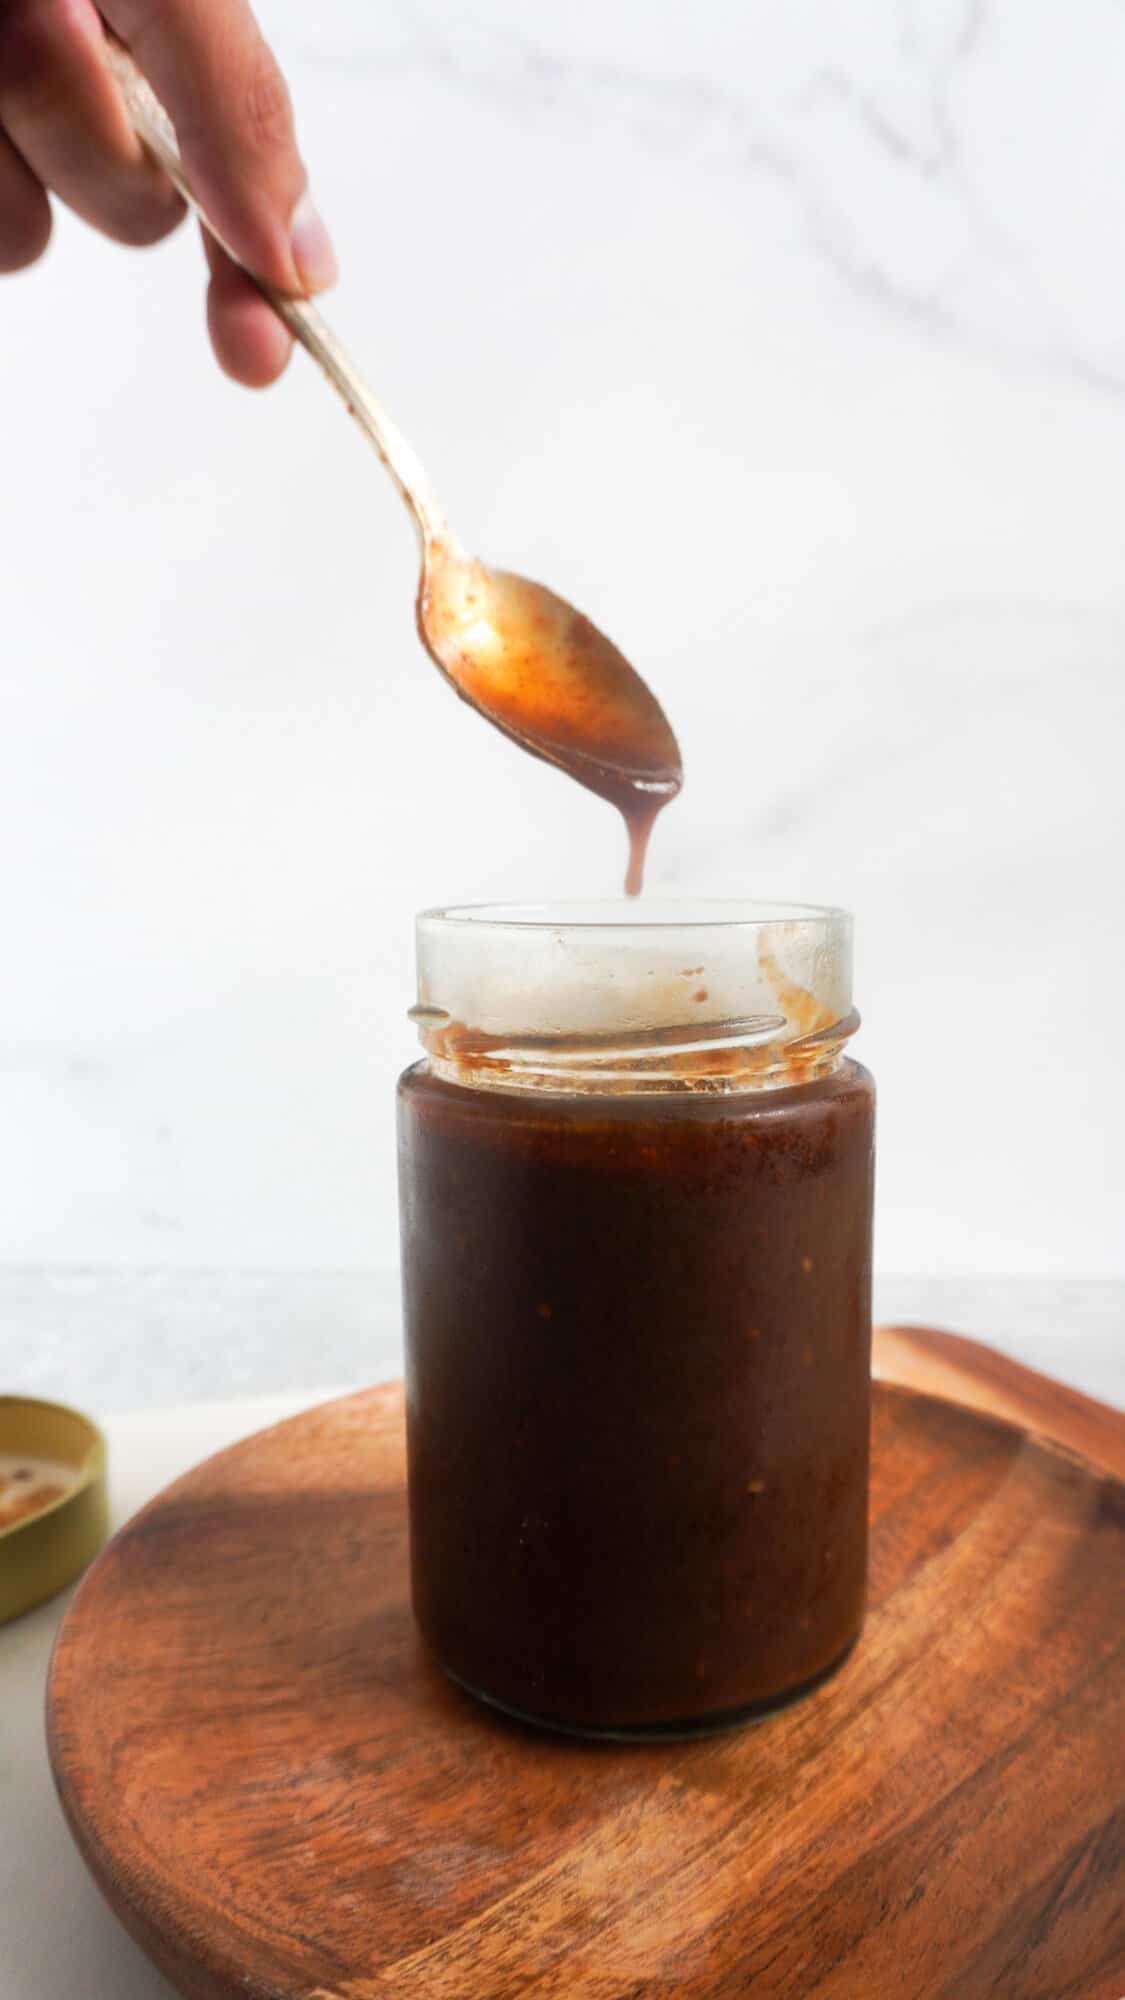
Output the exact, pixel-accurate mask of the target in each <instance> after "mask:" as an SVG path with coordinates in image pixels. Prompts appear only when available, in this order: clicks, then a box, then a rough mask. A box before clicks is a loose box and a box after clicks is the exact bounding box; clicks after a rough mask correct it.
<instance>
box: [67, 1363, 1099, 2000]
mask: <svg viewBox="0 0 1125 2000" xmlns="http://www.w3.org/2000/svg"><path fill="white" fill-rule="evenodd" d="M874 1444H875V1451H874V1467H875V1471H874V1493H873V1546H872V1574H871V1608H870V1613H869V1617H868V1622H867V1626H866V1630H865V1633H864V1636H863V1638H862V1640H861V1642H860V1645H859V1647H858V1648H857V1650H856V1652H855V1653H854V1654H853V1655H852V1657H851V1659H850V1660H849V1661H848V1663H847V1664H846V1665H845V1667H844V1668H843V1670H842V1671H841V1672H840V1673H839V1674H838V1675H837V1677H836V1678H835V1679H834V1680H832V1681H830V1682H829V1683H828V1684H826V1685H825V1686H824V1687H823V1688H821V1689H820V1690H819V1691H818V1692H817V1693H816V1694H815V1695H813V1696H811V1697H810V1698H809V1699H808V1700H807V1701H805V1702H804V1703H802V1704H800V1705H798V1706H796V1707H794V1708H791V1709H788V1710H786V1711H784V1712H782V1713H780V1714H778V1715H775V1716H773V1717H771V1718H769V1719H768V1720H766V1721H765V1722H762V1723H760V1724H758V1725H756V1726H755V1727H752V1728H749V1729H744V1730H741V1731H738V1732H734V1733H731V1734H728V1735H724V1736H719V1737H711V1738H705V1739H703V1740H700V1741H696V1742H691V1743H685V1744H677V1745H671V1746H652V1745H644V1746H637V1747H620V1746H604V1745H598V1746H589V1745H583V1744H580V1743H576V1742H573V1741H569V1740H566V1739H563V1738H552V1737H549V1736H546V1735H537V1734H535V1733H534V1732H532V1731H530V1730H526V1729H522V1728H521V1727H519V1726H518V1725H515V1724H512V1723H508V1722H506V1721H505V1720H503V1719H502V1718H500V1717H499V1716H497V1715H495V1714H493V1713H491V1712H490V1711H488V1710H486V1709H483V1708H481V1707H478V1706H477V1705H475V1704H474V1703H473V1702H472V1701H471V1700H469V1698H468V1697H465V1696H462V1695H461V1694H459V1693H458V1692H457V1690H456V1689H454V1688H453V1687H452V1686H450V1685H449V1684H448V1683H447V1682H446V1681H445V1679H444V1678H443V1676H442V1675H441V1674H440V1673H439V1672H438V1671H437V1669H436V1668H435V1667H434V1666H433V1665H432V1664H431V1663H430V1662H429V1661H428V1659H427V1658H426V1657H425V1655H424V1653H423V1650H422V1648H421V1644H420V1642H419V1640H418V1638H417V1636H416V1634H415V1631H414V1627H413V1624H412V1621H411V1616H410V1610H409V1604H408V1598H407V1583H406V1549H405V1508H404V1492H403V1476H404V1464H403V1447H402V1405H401V1391H400V1390H399V1389H398V1388H396V1387H391V1388H386V1389H382V1390H377V1391H373V1392H371V1393H369V1394H365V1395H362V1396H356V1397H350V1398H348V1399H346V1400H345V1401H343V1402H339V1403H335V1404H331V1405H328V1406H327V1407H325V1408H323V1409H321V1410H318V1411H315V1412H313V1413H312V1414H310V1415H308V1416H303V1417H299V1418H297V1419H295V1420H294V1421H292V1422H290V1423H287V1424H283V1425H280V1426H279V1427H278V1428H277V1429H275V1430H272V1431H268V1432H265V1433H263V1434H261V1435H260V1436H258V1437H256V1438H253V1439H250V1440H248V1441H247V1442H246V1443H245V1444H241V1445H238V1446H236V1447H235V1448H234V1449H233V1450H231V1451H228V1452H225V1453H223V1454H222V1455H221V1456H220V1457H218V1458H215V1459H212V1460H211V1461H209V1462H208V1463H207V1464H205V1465H203V1466H201V1467H200V1468H199V1469H198V1470H197V1471H195V1472H193V1473H191V1474H189V1475H188V1476H187V1478H185V1479H182V1480H180V1481H179V1482H178V1483H177V1484H176V1485H174V1486H172V1487H170V1488H169V1489H168V1491H167V1492H166V1493H165V1494H163V1495H162V1496H161V1497H160V1498H158V1499H157V1500H155V1501H154V1502H153V1503H152V1505H151V1506H149V1507H148V1508H147V1509H145V1511H144V1512H143V1513H142V1514H140V1515H139V1516H138V1517H137V1518H136V1520H135V1521H134V1522H132V1523H131V1524H130V1525H129V1527H127V1528H126V1529H125V1530H124V1531H123V1533H122V1534H121V1535H120V1536H119V1537H118V1539H117V1540H116V1542H115V1543H114V1544H113V1545H112V1546H111V1547H110V1549H109V1550H108V1551H107V1552H106V1553H105V1554H104V1555H103V1556H102V1557H101V1559H100V1560H99V1562H98V1563H97V1564H96V1566H95V1567H94V1569H93V1570H92V1571H91V1572H90V1573H89V1575H88V1577H87V1579H86V1581H85V1583H84V1584H83V1585H82V1587H81V1589H80V1591H79V1594H78V1596H77V1598H76V1599H75V1602H74V1604H73V1606H72V1608H71V1610H70V1612H69V1614H68V1616H67V1619H66V1621H65V1623H64V1626H63V1628H62V1632H61V1635H60V1638H59V1642H58V1646H57V1649H56V1654H55V1659H54V1663H53V1668H52V1675H51V1684H50V1691H49V1734H50V1743H51V1755H52V1761H53V1765H54V1770H55V1775H56V1779H57V1782H58V1785H59V1790H60V1793H61V1796H62V1800H63V1804H64V1807H65V1809H66V1812H67V1814H68V1817H69V1820H70V1823H71V1826H72V1829H73V1831H74V1833H75V1836H76V1838H77V1840H78V1843H79V1845H80V1847H81V1848H82V1851H83V1853H84V1854H85V1856H86V1858H87V1860H88V1862H89V1864H90V1866H91V1868H92V1870H93V1872H94V1874H95V1876H96V1878H97V1880H98V1881H99V1883H100V1884H101V1886H102V1888H103V1890H104V1891H105V1893H106V1895H107V1896H108V1898H109V1900H110V1902H111V1903H112V1904H113V1906H114V1908H115V1909H116V1910H117V1911H118V1913H119V1914H120V1915H121V1917H122V1918H123V1919H124V1921H125V1923H126V1924H127V1925H128V1926H129V1928H130V1930H131V1931H132V1932H133V1934H134V1935H135V1936H136V1937H137V1938H138V1939H139V1941H140V1942H141V1944H142V1945H143V1946H144V1947H145V1949H146V1950H147V1951H149V1952H150V1953H151V1955H152V1957H153V1958H154V1959H155V1960H156V1961H157V1963H158V1964H159V1965H160V1966H162V1967H163V1969H164V1970H165V1972H166V1973H167V1974H168V1975H169V1977H170V1978H171V1979H172V1980H173V1982H174V1983H175V1984H176V1985H177V1986H178V1988H179V1989H180V1991H181V1992H182V1993H184V1994H185V1995H189V1996H193V1997H194V2000H202V1997H203V1996H206V2000H215V1996H222V2000H234V1996H236V1995H237V1996H238V2000H298V1996H300V2000H382V1996H391V1995H394V1996H396V2000H415V1996H418V1997H419V2000H420V1997H421V1996H423V1995H425V1996H427V2000H501V1996H503V1997H504V2000H507V1996H511V1995H517V1994H518V1995H520V1996H528V2000H563V1996H565V2000H638V1996H645V1995H691V1996H695V1995H700V1996H701V1995H707V1996H714V2000H725V1997H726V1996H729V1997H730V2000H734V1996H744V1995H747V1994H751V1995H753V1996H754V2000H773V1996H792V2000H838V1997H839V1996H848V1997H849V2000H896V1996H902V2000H931V1997H932V2000H986V1996H987V2000H998V1997H999V2000H1120V1996H1121V1995H1122V1993H1123V1992H1125V1920H1123V1915H1122V1912H1123V1909H1125V1783H1123V1760H1122V1750H1123V1747H1125V1650H1123V1628H1122V1592H1121V1586H1122V1579H1123V1570H1122V1545H1123V1540H1125V1487H1123V1486H1122V1485H1121V1484H1119V1483H1118V1482H1117V1481H1116V1480H1114V1479H1113V1478H1111V1477H1109V1476H1108V1475H1103V1474H1099V1473H1098V1472H1097V1471H1096V1470H1095V1469H1094V1468H1093V1467H1092V1466H1091V1465H1090V1464H1089V1463H1087V1462H1086V1461H1084V1460H1082V1459H1080V1458H1078V1457H1076V1456H1074V1455H1073V1454H1071V1453H1069V1452H1067V1451H1065V1450H1062V1449H1060V1448H1058V1447H1057V1446H1054V1445H1050V1444H1047V1443H1045V1442H1043V1441H1042V1440H1037V1439H1029V1438H1028V1437H1027V1436H1025V1435H1024V1434H1022V1433H1021V1432H1020V1431H1019V1430H1017V1429H1015V1428H1013V1427H1011V1426H1009V1425H1008V1424H1006V1423H1004V1422H1001V1421H999V1420H997V1419H995V1418H992V1417H989V1416H985V1415H982V1414H980V1413H979V1412H973V1411H969V1410H966V1409H963V1408H958V1407H956V1406H955V1405H953V1404H951V1403H947V1402H941V1401H938V1400H935V1399H932V1398H930V1397H927V1396H923V1395H920V1394H918V1393H917V1392H915V1391H912V1390H909V1389H903V1388H896V1387H889V1386H885V1385H882V1384H880V1385H878V1386H877V1388H876V1396H875V1424H874Z"/></svg>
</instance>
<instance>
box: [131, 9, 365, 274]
mask: <svg viewBox="0 0 1125 2000" xmlns="http://www.w3.org/2000/svg"><path fill="white" fill-rule="evenodd" d="M102 13H103V15H104V17H105V19H106V20H107V21H108V23H109V25H110V26H111V27H112V28H113V29H114V30H115V31H116V33H117V34H119V35H120V37H121V39H122V41H124V42H126V43H127V44H128V46H129V48H130V49H131V50H132V53H133V55H134V56H135V58H136V60H137V62H138V64H139V65H140V67H141V69H142V70H143V71H144V73H145V75H146V76H147V77H148V79H149V82H150V83H151V84H152V87H153V89H154V90H155V91H156V92H157V94H158V96H160V97H161V98H162V99H163V101H164V104H165V106H166V107H167V110H168V114H169V116H170V118H171V120H172V123H173V125H174V126H175V128H176V137H177V139H178V141H179V146H180V151H181V153H182V154H183V159H184V165H185V167H186V169H187V174H188V179H189V180H190V182H191V186H192V189H193V191H194V192H195V194H196V196H197V198H198V200H199V202H200V204H201V206H202V207H203V208H204V210H205V211H206V213H207V214H208V215H209V216H210V218H211V220H212V221H213V222H214V224H215V227H216V228H217V229H218V231H219V232H220V234H221V235H222V236H223V237H224V239H225V240H226V242H227V243H229V244H230V247H231V249H232V250H233V251H234V252H235V254H236V255H237V256H238V257H239V258H240V259H241V261H242V262H243V263H244V264H245V265H246V267H247V269H248V270H250V271H253V272H254V273H255V275H256V276H257V277H259V278H264V279H266V280H267V281H268V282H269V283H270V284H272V285H276V286H277V287H278V289H279V290H280V291H283V292H289V293H294V294H299V293H307V292H315V291H320V290H323V288H324V287H325V286H327V285H330V284H332V283H333V281H334V279H335V276H336V258H335V253H334V251H333V248H332V241H331V238H330V236H329V234H328V231H327V229H326V228H325V226H324V223H323V222H322V221H321V218H320V216H319V214H318V213H317V210H316V207H315V206H314V204H313V201H312V198H311V196H310V194H309V191H308V177H307V175H306V172H305V167H304V162H303V161H302V159H301V156H300V153H299V152H298V150H297V141H296V136H295V133H294V129H293V111H292V106H291V104H290V101H289V92H288V90H287V88H286V85H285V79H284V77H283V76H282V74H281V71H280V69H279V68H278V65H277V62H276V61H275V59H274V56H273V54H272V52H271V51H270V49H269V47H268V46H267V44H266V41H265V39H264V37H263V35H262V33H261V30H260V28H259V27H258V24H257V22H256V20H255V19H254V16H253V14H252V13H251V11H250V8H249V6H248V5H247V4H246V0H108V4H106V3H105V0H103V5H102Z"/></svg>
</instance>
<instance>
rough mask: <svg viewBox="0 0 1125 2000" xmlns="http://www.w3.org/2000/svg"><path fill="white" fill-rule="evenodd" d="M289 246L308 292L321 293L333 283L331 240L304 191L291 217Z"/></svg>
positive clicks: (336, 275)
mask: <svg viewBox="0 0 1125 2000" xmlns="http://www.w3.org/2000/svg"><path fill="white" fill-rule="evenodd" d="M289 247H290V249H291V250H292V252H293V262H294V263H295V264H296V266H297V271H298V275H299V276H300V280H301V283H302V284H303V285H304V286H305V288H306V290H307V291H310V292H323V291H324V290H326V288H327V287H328V286H329V285H334V284H335V282H336V279H337V277H338V276H339V272H338V269H337V265H336V252H335V251H334V249H333V248H332V238H331V237H330V236H329V234H328V231H327V229H326V228H325V227H324V224H323V222H322V221H321V219H320V214H319V211H318V209H317V207H316V203H315V202H314V201H313V198H312V196H311V194H310V193H309V191H308V189H307V188H306V189H305V192H304V194H303V195H302V196H301V199H300V201H299V202H298V203H297V206H296V208H295V209H294V210H293V214H292V216H291V217H290V221H289Z"/></svg>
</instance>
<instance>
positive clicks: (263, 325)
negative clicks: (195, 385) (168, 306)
mask: <svg viewBox="0 0 1125 2000" xmlns="http://www.w3.org/2000/svg"><path fill="white" fill-rule="evenodd" d="M203 245H204V248H205V250H206V252H207V262H208V265H209V267H210V271H211V283H210V285H209V287H208V290H207V325H208V329H209V331H210V334H211V345H212V347H213V348H214V350H215V354H216V357H217V359H218V362H219V366H220V367H221V368H222V369H223V370H224V372H225V373H226V374H227V375H230V376H232V377H233V379H234V380H235V381H236V382H241V383H243V384H244V386H245V387H246V388H247V389H265V388H267V387H268V386H269V384H270V383H271V382H276V380H277V378H278V376H279V375H280V374H281V372H282V369H283V368H284V367H285V364H286V362H287V361H288V359H289V356H290V354H291V353H292V350H293V342H292V339H291V338H290V336H289V334H288V333H287V332H286V330H285V328H284V326H283V325H282V323H281V321H280V320H279V319H278V317H277V314H276V313H275V312H273V311H272V310H271V308H270V307H269V306H268V305H267V304H266V302H265V300H264V299H263V297H262V296H261V293H260V292H259V291H258V290H257V288H256V287H255V286H254V285H252V284H251V282H250V279H249V278H248V277H247V276H246V273H245V272H244V271H240V270H239V268H238V265H237V264H232V263H231V260H230V258H229V257H228V256H227V255H226V252H225V251H223V250H220V248H219V246H218V244H217V243H216V241H215V239H214V237H213V236H209V235H208V234H207V231H206V230H204V231H203Z"/></svg>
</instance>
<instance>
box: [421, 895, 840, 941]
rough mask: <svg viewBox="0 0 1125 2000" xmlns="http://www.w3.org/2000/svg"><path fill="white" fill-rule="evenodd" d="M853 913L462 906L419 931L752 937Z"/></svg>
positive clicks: (631, 905) (597, 904)
mask: <svg viewBox="0 0 1125 2000" xmlns="http://www.w3.org/2000/svg"><path fill="white" fill-rule="evenodd" d="M851 921H852V918H851V912H850V911H849V910H846V909H843V908H842V907H840V906H839V905H837V904H832V903H799V902H781V901H777V902H771V901H768V900H763V899H759V898H755V899H748V898H745V897H737V896H731V897H721V896H707V897H684V898H682V899H677V898H655V897H647V896H646V897H645V899H644V901H643V902H639V901H636V900H627V899H625V898H623V897H618V898H609V897H606V898H604V899H597V898H595V899H592V900H582V901H578V900H561V901H558V902H542V903H461V904H453V905H449V906H446V907H440V906H438V907H435V908H433V909H428V910H421V911H419V913H418V918H417V923H418V926H419V928H421V926H422V925H426V926H433V927H435V928H436V927H438V926H443V927H444V926H449V927H457V928H462V927H464V928H468V927H470V926H473V927H480V928H482V929H484V928H487V929H492V930H516V931H606V932H609V931H616V930H622V931H628V932H630V933H634V934H635V933H638V932H639V933H642V934H650V935H651V934H655V933H660V932H674V931H683V930H720V931H723V932H727V933H729V932H731V931H736V930H738V931H751V930H755V929H760V928H762V927H763V926H765V925H772V924H786V925H790V924H793V925H805V924H807V925H810V926H813V925H823V924H826V923H828V924H832V925H834V926H843V925H846V926H849V927H850V925H851Z"/></svg>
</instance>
